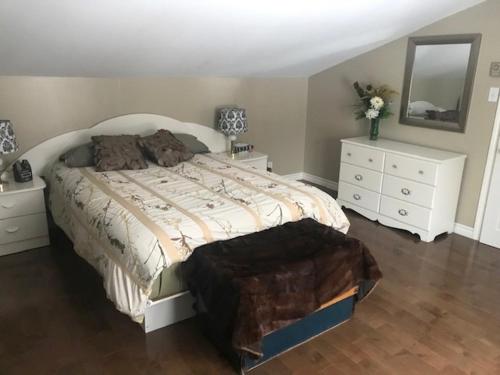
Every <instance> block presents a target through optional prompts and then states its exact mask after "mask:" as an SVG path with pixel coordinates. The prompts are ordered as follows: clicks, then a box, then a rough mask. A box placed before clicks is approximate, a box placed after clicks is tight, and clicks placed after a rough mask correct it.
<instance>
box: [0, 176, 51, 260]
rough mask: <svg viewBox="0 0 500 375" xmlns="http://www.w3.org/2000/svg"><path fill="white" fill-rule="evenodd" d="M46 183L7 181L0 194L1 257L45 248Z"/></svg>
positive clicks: (46, 237) (38, 178)
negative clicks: (44, 194)
mask: <svg viewBox="0 0 500 375" xmlns="http://www.w3.org/2000/svg"><path fill="white" fill-rule="evenodd" d="M44 188H45V182H44V181H43V180H42V179H41V178H40V177H37V176H34V177H33V181H30V182H25V183H16V182H14V181H10V182H9V184H7V185H6V186H4V191H3V192H1V193H0V256H1V255H7V254H12V253H17V252H19V251H23V250H28V249H33V248H36V247H41V246H47V245H48V244H49V243H50V241H49V231H48V227H47V216H46V213H45V202H44V196H43V189H44Z"/></svg>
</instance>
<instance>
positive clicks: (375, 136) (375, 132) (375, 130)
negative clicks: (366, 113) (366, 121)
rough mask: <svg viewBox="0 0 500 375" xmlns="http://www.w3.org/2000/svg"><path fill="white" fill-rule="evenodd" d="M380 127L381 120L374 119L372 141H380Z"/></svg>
mask: <svg viewBox="0 0 500 375" xmlns="http://www.w3.org/2000/svg"><path fill="white" fill-rule="evenodd" d="M379 125H380V119H379V118H374V119H371V120H370V140H371V141H376V140H377V139H378V127H379Z"/></svg>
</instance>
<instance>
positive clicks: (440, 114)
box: [400, 34, 480, 132]
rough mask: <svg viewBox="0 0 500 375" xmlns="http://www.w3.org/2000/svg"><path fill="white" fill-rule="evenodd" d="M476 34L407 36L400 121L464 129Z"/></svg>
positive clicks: (474, 60)
mask: <svg viewBox="0 0 500 375" xmlns="http://www.w3.org/2000/svg"><path fill="white" fill-rule="evenodd" d="M479 42H480V35H478V34H472V35H456V36H455V35H452V36H437V37H417V38H410V39H409V43H408V54H407V61H406V72H405V82H404V87H403V95H402V100H403V101H402V103H401V117H400V121H401V123H403V124H407V125H416V126H424V127H432V128H439V129H443V130H453V131H462V132H463V131H464V128H465V122H466V117H467V112H468V107H469V100H470V95H471V92H472V82H473V78H474V73H475V67H476V63H477V56H478V53H479Z"/></svg>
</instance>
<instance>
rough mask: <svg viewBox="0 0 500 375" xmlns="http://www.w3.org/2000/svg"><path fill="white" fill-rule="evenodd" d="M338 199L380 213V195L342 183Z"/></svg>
mask: <svg viewBox="0 0 500 375" xmlns="http://www.w3.org/2000/svg"><path fill="white" fill-rule="evenodd" d="M338 199H341V200H344V201H346V202H350V203H352V204H355V205H357V206H360V207H363V208H366V209H367V210H371V211H374V212H378V207H379V203H380V194H378V193H375V192H373V191H369V190H366V189H363V188H360V187H358V186H354V185H351V184H348V183H346V182H343V181H340V183H339V196H338Z"/></svg>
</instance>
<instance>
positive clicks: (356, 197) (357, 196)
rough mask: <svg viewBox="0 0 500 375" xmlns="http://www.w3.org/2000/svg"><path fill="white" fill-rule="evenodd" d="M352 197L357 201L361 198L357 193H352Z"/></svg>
mask: <svg viewBox="0 0 500 375" xmlns="http://www.w3.org/2000/svg"><path fill="white" fill-rule="evenodd" d="M352 197H353V198H354V199H356V200H357V201H359V200H360V199H361V195H359V194H353V196H352Z"/></svg>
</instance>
